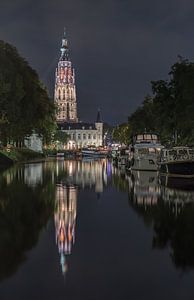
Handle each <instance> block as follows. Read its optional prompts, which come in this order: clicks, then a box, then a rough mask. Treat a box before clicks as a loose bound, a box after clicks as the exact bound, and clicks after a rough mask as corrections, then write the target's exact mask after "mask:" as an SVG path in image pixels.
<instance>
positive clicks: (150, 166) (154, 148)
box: [130, 133, 164, 171]
mask: <svg viewBox="0 0 194 300" xmlns="http://www.w3.org/2000/svg"><path fill="white" fill-rule="evenodd" d="M162 148H164V146H162V145H161V144H160V142H159V139H158V136H157V135H156V134H152V133H144V134H138V135H136V136H135V137H134V142H133V145H132V146H131V154H130V168H131V170H144V171H157V170H158V163H157V162H158V158H159V156H160V151H161V149H162Z"/></svg>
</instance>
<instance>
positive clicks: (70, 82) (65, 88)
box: [54, 32, 78, 122]
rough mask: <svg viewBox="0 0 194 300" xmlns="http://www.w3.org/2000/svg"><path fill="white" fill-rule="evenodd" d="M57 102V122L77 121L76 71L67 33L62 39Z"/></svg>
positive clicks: (55, 97)
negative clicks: (70, 56) (71, 58)
mask: <svg viewBox="0 0 194 300" xmlns="http://www.w3.org/2000/svg"><path fill="white" fill-rule="evenodd" d="M54 99H55V103H56V105H57V108H58V109H57V116H56V117H57V122H77V121H78V118H77V101H76V89H75V71H74V69H73V67H72V63H71V60H70V58H69V47H68V40H67V37H66V33H65V32H64V37H63V39H62V46H61V56H60V59H59V62H58V66H57V68H56V75H55V95H54Z"/></svg>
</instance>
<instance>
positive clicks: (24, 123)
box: [0, 41, 55, 144]
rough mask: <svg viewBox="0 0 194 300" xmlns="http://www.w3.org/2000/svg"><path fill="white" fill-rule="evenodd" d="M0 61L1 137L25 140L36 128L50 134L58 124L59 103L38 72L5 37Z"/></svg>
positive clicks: (37, 130) (43, 133)
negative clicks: (53, 100) (49, 95)
mask: <svg viewBox="0 0 194 300" xmlns="http://www.w3.org/2000/svg"><path fill="white" fill-rule="evenodd" d="M0 65H1V68H0V140H1V141H2V142H3V143H4V144H6V143H7V142H8V140H12V141H22V140H23V139H24V137H25V136H26V135H29V134H31V133H32V132H33V131H34V130H35V132H36V133H38V134H41V135H43V136H44V137H47V138H48V136H49V135H50V134H51V133H52V129H53V128H54V126H55V107H54V104H53V103H52V102H51V100H50V99H49V97H48V94H47V91H46V89H45V88H44V87H43V85H42V84H41V83H40V81H39V78H38V75H37V73H36V72H35V71H34V70H33V69H32V68H31V67H30V66H29V64H28V63H27V62H26V60H25V59H23V58H22V57H21V56H20V55H19V54H18V52H17V49H16V48H15V47H13V46H11V45H10V44H8V43H5V42H3V41H0Z"/></svg>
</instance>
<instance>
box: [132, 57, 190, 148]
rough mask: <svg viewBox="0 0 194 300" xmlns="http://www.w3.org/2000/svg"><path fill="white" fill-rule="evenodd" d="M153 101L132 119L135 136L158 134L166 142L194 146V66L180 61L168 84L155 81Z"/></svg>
mask: <svg viewBox="0 0 194 300" xmlns="http://www.w3.org/2000/svg"><path fill="white" fill-rule="evenodd" d="M151 85H152V92H153V95H152V97H150V96H149V97H146V98H145V100H144V102H143V103H142V106H141V107H139V108H138V109H137V110H136V111H135V112H134V113H133V114H132V115H131V116H130V117H129V124H130V126H131V128H132V131H133V132H142V131H145V130H147V131H155V132H157V133H159V134H160V136H161V139H162V140H163V141H164V142H166V143H167V142H169V141H174V143H179V144H180V143H181V144H193V143H194V63H191V62H189V61H188V60H185V59H182V58H181V57H179V60H178V62H176V63H175V64H174V65H173V66H172V67H171V70H170V73H169V79H168V80H158V81H152V82H151Z"/></svg>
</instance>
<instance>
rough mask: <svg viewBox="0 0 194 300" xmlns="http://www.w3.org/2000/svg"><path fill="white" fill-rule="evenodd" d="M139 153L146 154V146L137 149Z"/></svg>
mask: <svg viewBox="0 0 194 300" xmlns="http://www.w3.org/2000/svg"><path fill="white" fill-rule="evenodd" d="M137 150H138V151H137V152H138V153H139V154H148V148H141V149H137Z"/></svg>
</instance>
